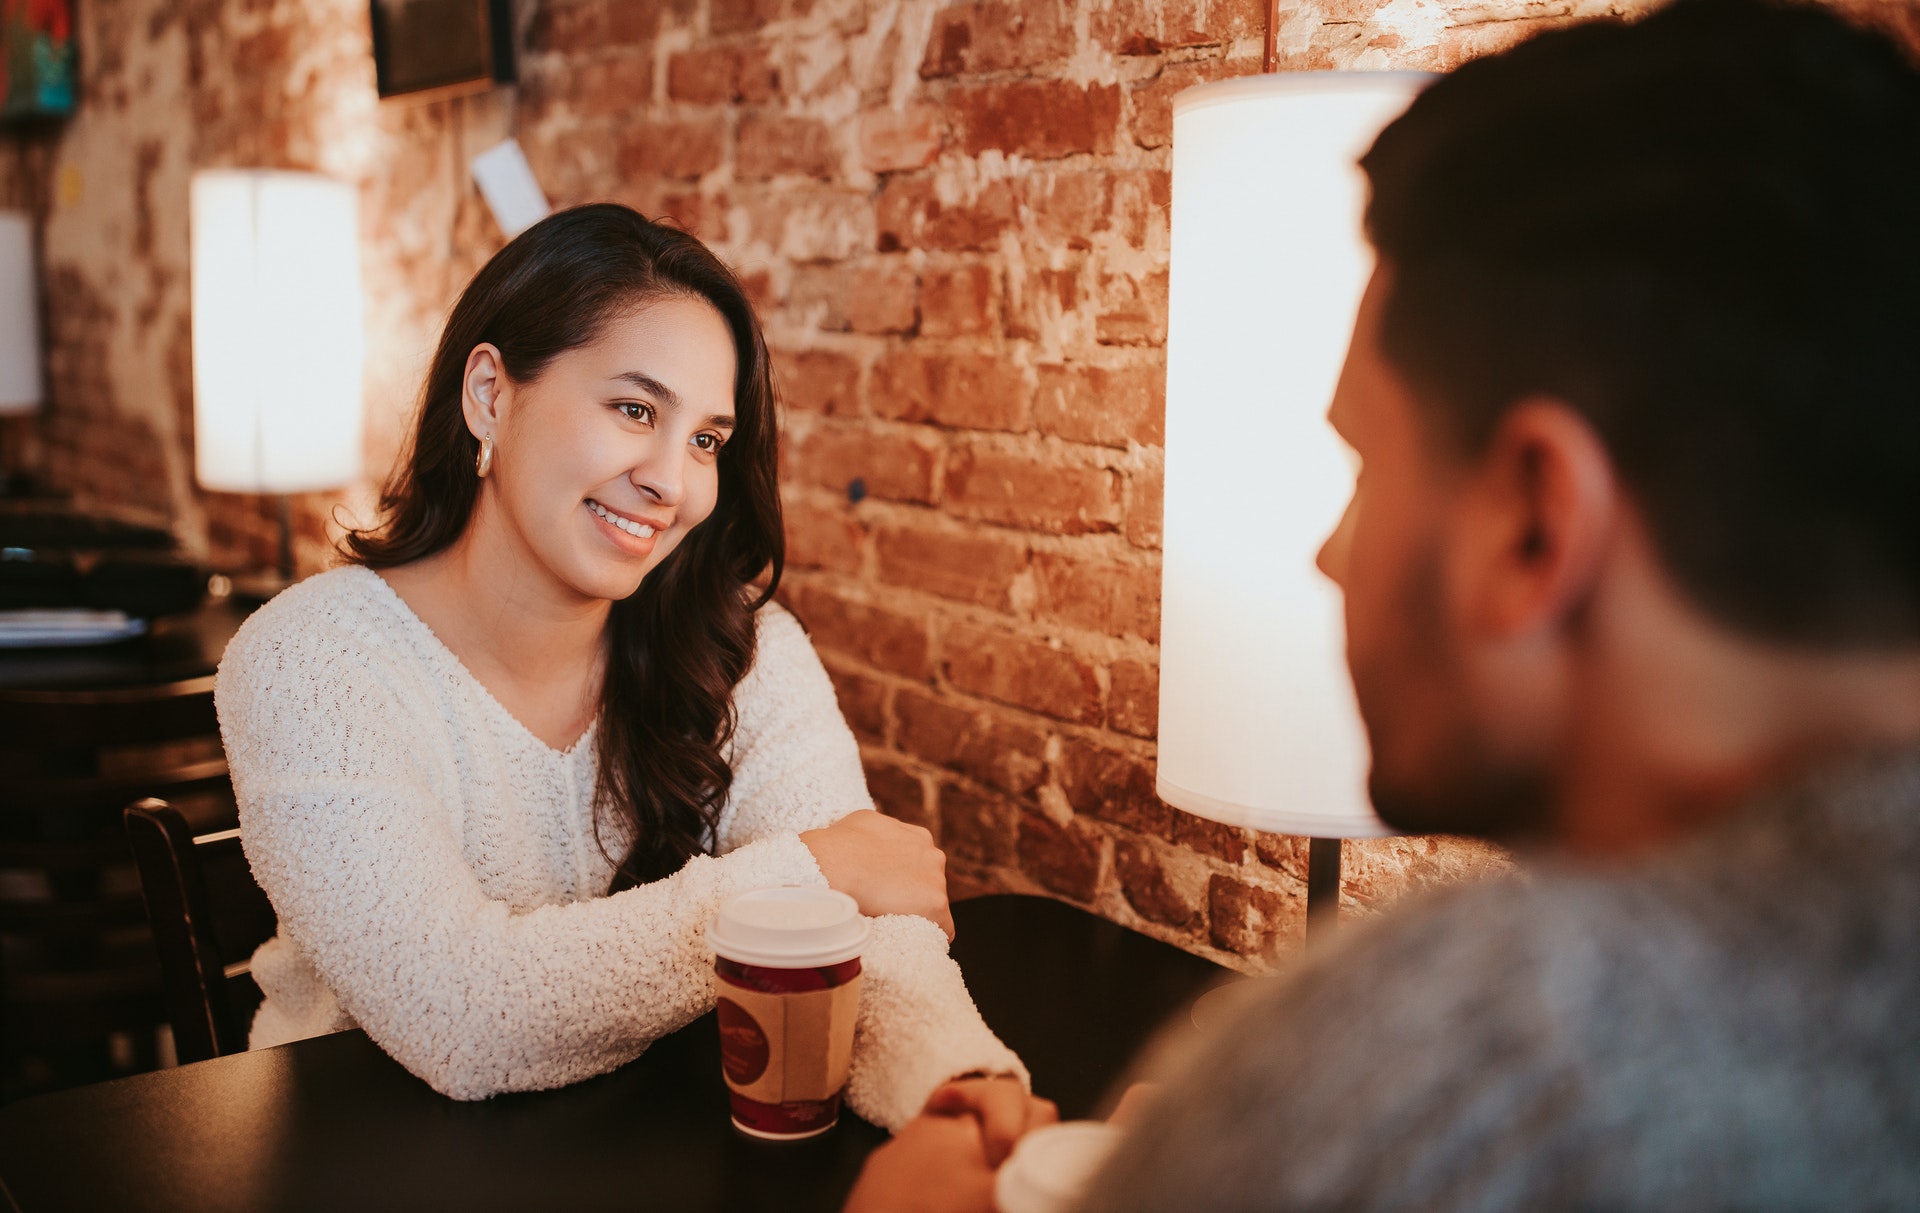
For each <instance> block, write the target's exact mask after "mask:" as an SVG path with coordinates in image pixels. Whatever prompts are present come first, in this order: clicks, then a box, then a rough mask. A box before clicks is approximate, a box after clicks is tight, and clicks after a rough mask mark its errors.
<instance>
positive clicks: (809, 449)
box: [785, 425, 940, 505]
mask: <svg viewBox="0 0 1920 1213" xmlns="http://www.w3.org/2000/svg"><path fill="white" fill-rule="evenodd" d="M790 433H791V435H792V437H791V442H792V445H791V447H790V451H791V458H789V459H787V460H785V462H786V465H787V466H788V467H790V468H792V469H793V471H794V472H795V473H796V474H798V475H799V476H800V477H801V478H802V479H804V480H806V481H807V482H809V483H811V484H817V485H819V486H820V487H822V488H828V489H834V490H837V491H839V492H843V493H848V494H849V495H852V494H853V493H854V492H855V489H854V482H855V481H858V482H859V489H858V491H859V492H860V493H861V494H862V495H864V496H871V497H879V498H882V499H884V500H887V501H914V502H919V503H921V504H923V505H931V504H933V500H934V479H933V478H934V470H935V464H936V462H937V460H938V459H939V454H940V449H939V438H938V436H936V435H934V434H930V433H926V432H924V431H919V430H874V429H862V428H857V427H846V426H836V425H814V426H810V427H808V428H807V429H806V431H805V432H804V433H801V432H800V427H798V426H795V427H793V428H792V430H791V431H790Z"/></svg>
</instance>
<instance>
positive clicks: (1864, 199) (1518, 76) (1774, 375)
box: [1362, 0, 1920, 647]
mask: <svg viewBox="0 0 1920 1213" xmlns="http://www.w3.org/2000/svg"><path fill="white" fill-rule="evenodd" d="M1362 163H1363V166H1364V167H1365V169H1366V171H1367V173H1368V175H1369V177H1370V178H1371V181H1372V186H1373V197H1372V203H1371V205H1370V207H1369V210H1368V216H1367V220H1368V228H1369V232H1370V234H1371V236H1372V238H1373V241H1374V244H1375V246H1376V247H1377V248H1378V250H1379V252H1380V254H1381V256H1382V258H1383V259H1384V260H1385V261H1386V262H1388V263H1389V264H1390V265H1391V266H1392V267H1393V270H1394V277H1393V280H1392V281H1393V289H1392V294H1391V296H1390V298H1389V300H1388V303H1387V309H1386V312H1385V348H1386V352H1387V356H1388V358H1389V360H1390V361H1391V362H1392V363H1393V364H1394V365H1395V366H1396V367H1397V368H1398V369H1399V370H1400V372H1401V373H1402V374H1403V375H1405V376H1406V378H1407V380H1408V382H1409V384H1410V385H1411V386H1412V387H1413V389H1414V391H1415V393H1416V395H1417V396H1419V397H1420V398H1421V399H1422V401H1423V402H1424V406H1425V407H1426V408H1428V409H1429V410H1430V411H1431V413H1432V414H1433V420H1434V421H1437V423H1438V424H1437V426H1436V432H1437V433H1439V434H1441V435H1444V436H1445V437H1446V438H1448V439H1450V440H1451V441H1453V442H1455V443H1457V444H1458V446H1459V448H1460V449H1461V450H1463V451H1465V452H1467V453H1469V454H1471V453H1474V452H1477V451H1478V450H1480V449H1482V445H1483V444H1484V442H1485V441H1486V440H1487V439H1488V438H1489V437H1490V435H1491V434H1492V432H1493V430H1494V428H1495V426H1496V425H1497V423H1498V421H1499V419H1500V417H1501V416H1502V415H1503V413H1504V412H1505V411H1506V410H1507V409H1508V408H1510V407H1511V406H1512V405H1513V404H1515V403H1517V402H1518V401H1519V400H1520V399H1521V398H1523V397H1525V396H1527V395H1530V394H1534V393H1540V394H1545V395H1551V396H1555V397H1558V398H1560V399H1562V400H1564V401H1566V402H1567V403H1569V404H1570V405H1572V406H1573V407H1575V408H1577V409H1579V410H1580V411H1581V413H1582V414H1584V415H1585V416H1586V417H1587V418H1588V419H1589V421H1590V422H1591V423H1592V424H1593V425H1594V427H1595V429H1596V430H1597V432H1598V433H1599V434H1600V435H1601V437H1602V439H1603V441H1604V442H1605V443H1606V444H1607V446H1608V448H1609V450H1610V452H1611V454H1612V457H1613V459H1614V461H1615V465H1616V467H1617V469H1618V471H1619V473H1620V475H1621V477H1622V479H1623V482H1624V483H1625V484H1626V486H1627V488H1628V490H1629V492H1631V493H1632V494H1633V495H1634V497H1635V499H1636V500H1637V501H1638V502H1639V503H1640V504H1641V506H1642V508H1643V509H1644V511H1645V513H1646V515H1647V517H1648V519H1649V523H1650V525H1651V526H1652V528H1653V531H1654V536H1655V542H1656V543H1657V545H1658V547H1659V550H1660V553H1661V557H1662V559H1663V561H1664V562H1665V564H1666V566H1667V568H1668V570H1669V571H1670V573H1671V574H1672V575H1673V576H1674V577H1675V578H1676V580H1677V581H1678V582H1679V584H1680V585H1681V587H1682V588H1683V590H1684V591H1685V592H1686V593H1687V594H1688V595H1689V596H1690V597H1692V598H1693V599H1694V600H1695V601H1696V602H1697V603H1698V604H1699V605H1700V606H1701V607H1702V608H1704V609H1705V610H1706V611H1707V612H1708V613H1709V614H1711V615H1712V616H1714V617H1715V618H1717V619H1719V620H1721V621H1722V622H1723V623H1725V624H1728V625H1730V626H1732V627H1735V628H1737V629H1739V630H1741V631H1743V632H1745V633H1747V634H1750V635H1754V636H1758V637H1761V638H1765V639H1769V640H1774V641H1784V642H1788V643H1793V644H1800V645H1818V646H1822V647H1839V646H1846V647H1863V646H1882V645H1888V644H1909V643H1913V642H1915V641H1916V640H1920V72H1916V71H1915V70H1914V68H1913V67H1912V66H1911V65H1910V63H1909V62H1908V61H1907V60H1906V59H1905V58H1904V57H1903V55H1902V54H1901V52H1900V51H1899V50H1898V49H1897V48H1896V47H1895V46H1894V45H1893V44H1892V43H1890V42H1888V41H1886V40H1884V39H1882V38H1881V37H1879V36H1877V35H1874V34H1869V33H1867V32H1864V31H1862V30H1859V29H1855V28H1852V27H1850V26H1848V25H1847V24H1845V23H1844V22H1842V21H1841V20H1840V19H1839V18H1837V17H1835V16H1833V15H1832V14H1830V13H1827V12H1823V11H1821V10H1819V9H1816V8H1812V7H1807V6H1801V5H1788V4H1777V3H1763V2H1761V0H1679V2H1678V3H1675V4H1673V5H1672V6H1670V7H1668V8H1666V9H1664V10H1662V11H1660V12H1657V13H1655V14H1653V15H1652V16H1650V17H1648V18H1646V19H1645V20H1643V21H1640V22H1637V23H1634V24H1621V23H1617V22H1601V23H1594V24H1587V25H1580V26H1574V27H1569V28H1566V29H1562V30H1556V31H1553V32H1550V33H1547V34H1543V35H1541V36H1539V37H1537V38H1534V39H1533V40H1531V41H1529V42H1526V43H1523V44H1522V45H1520V46H1518V47H1516V48H1514V49H1513V50H1511V51H1508V52H1506V53H1503V54H1500V55H1495V56H1492V57H1490V58H1487V59H1483V60H1480V61H1477V62H1473V63H1469V64H1467V65H1466V66H1464V67H1462V68H1461V69H1460V70H1458V71H1456V72H1454V73H1453V74H1452V75H1450V76H1447V77H1446V78H1444V79H1442V80H1440V81H1438V82H1437V83H1435V84H1434V85H1433V86H1432V87H1431V88H1429V89H1427V90H1426V91H1425V92H1424V93H1423V94H1422V95H1421V96H1420V97H1419V98H1418V99H1417V100H1416V101H1415V102H1414V103H1413V105H1412V107H1411V108H1410V109H1409V110H1408V112H1407V113H1406V114H1405V115H1404V116H1403V117H1401V118H1400V119H1399V120H1398V121H1396V122H1395V123H1393V125H1391V126H1389V127H1388V128H1387V129H1386V131H1385V132H1383V133H1382V134H1381V136H1380V138H1379V140H1378V141H1377V142H1376V143H1375V144H1374V146H1373V149H1372V150H1371V151H1370V152H1368V154H1367V155H1366V157H1365V159H1364V160H1363V162H1362Z"/></svg>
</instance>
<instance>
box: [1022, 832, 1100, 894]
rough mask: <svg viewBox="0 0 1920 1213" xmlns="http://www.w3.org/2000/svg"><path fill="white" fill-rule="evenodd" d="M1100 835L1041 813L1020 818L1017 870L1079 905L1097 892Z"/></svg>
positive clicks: (1098, 885) (1098, 887)
mask: <svg viewBox="0 0 1920 1213" xmlns="http://www.w3.org/2000/svg"><path fill="white" fill-rule="evenodd" d="M1100 843H1101V839H1100V835H1099V834H1097V833H1095V832H1094V831H1093V830H1090V829H1088V828H1087V827H1086V826H1085V825H1083V824H1082V823H1081V822H1079V821H1068V822H1066V823H1064V824H1062V823H1061V822H1057V821H1055V820H1053V819H1052V818H1051V817H1048V816H1046V815H1045V814H1044V813H1038V812H1031V811H1029V812H1026V813H1023V814H1021V816H1020V837H1019V855H1020V870H1021V871H1023V872H1025V873H1026V874H1027V875H1029V876H1031V877H1033V878H1034V879H1035V880H1037V881H1039V882H1040V884H1042V885H1044V886H1045V887H1046V888H1048V889H1050V890H1052V891H1053V892H1055V893H1058V894H1059V895H1060V896H1062V897H1065V898H1068V899H1070V900H1073V901H1077V902H1081V903H1082V904H1085V903H1089V902H1091V901H1092V900H1093V898H1094V895H1095V894H1096V893H1097V892H1099V889H1100V852H1101V845H1100Z"/></svg>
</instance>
